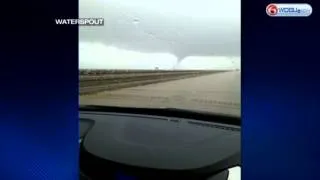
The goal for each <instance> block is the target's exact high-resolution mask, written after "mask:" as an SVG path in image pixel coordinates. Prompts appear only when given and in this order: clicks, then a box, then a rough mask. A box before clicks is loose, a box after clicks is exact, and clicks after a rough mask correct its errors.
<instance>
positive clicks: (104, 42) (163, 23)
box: [79, 0, 241, 116]
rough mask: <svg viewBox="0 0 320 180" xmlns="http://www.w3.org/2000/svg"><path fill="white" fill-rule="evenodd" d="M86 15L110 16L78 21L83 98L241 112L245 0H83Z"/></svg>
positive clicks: (82, 11) (114, 103) (91, 102)
mask: <svg viewBox="0 0 320 180" xmlns="http://www.w3.org/2000/svg"><path fill="white" fill-rule="evenodd" d="M224 9H229V11H228V12H225V11H224ZM80 17H84V18H85V17H103V18H105V24H104V26H102V27H90V26H82V27H80V32H79V33H80V35H79V39H80V42H79V53H80V55H79V57H80V62H79V69H80V83H79V86H80V104H85V105H108V106H126V107H127V106H129V107H152V108H179V109H190V110H200V111H208V112H213V113H220V114H228V115H235V116H240V69H241V65H240V64H241V63H240V1H238V0H226V1H209V0H196V1H193V0H192V1H188V2H187V1H182V0H176V1H169V0H161V1H160V0H159V1H157V0H155V1H152V2H151V1H144V0H136V1H126V0H105V1H94V2H93V1H90V0H80Z"/></svg>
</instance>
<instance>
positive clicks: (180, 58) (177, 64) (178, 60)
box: [173, 57, 184, 69]
mask: <svg viewBox="0 0 320 180" xmlns="http://www.w3.org/2000/svg"><path fill="white" fill-rule="evenodd" d="M183 59H184V57H178V58H177V62H176V64H175V65H174V66H173V69H177V68H178V66H179V65H180V63H181V62H182V61H183Z"/></svg>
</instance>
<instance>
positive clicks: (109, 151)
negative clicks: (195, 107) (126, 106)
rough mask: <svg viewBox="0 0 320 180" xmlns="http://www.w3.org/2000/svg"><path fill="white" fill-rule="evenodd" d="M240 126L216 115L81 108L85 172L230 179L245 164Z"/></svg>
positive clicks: (90, 176) (136, 178)
mask: <svg viewBox="0 0 320 180" xmlns="http://www.w3.org/2000/svg"><path fill="white" fill-rule="evenodd" d="M240 129H241V128H240V126H238V125H228V124H224V123H215V120H214V119H213V120H212V121H207V120H206V121H203V120H196V119H190V118H181V117H170V116H162V115H146V114H135V113H124V112H105V111H81V110H80V130H79V133H80V139H79V144H80V172H81V174H80V176H81V179H90V180H96V179H98V180H100V179H101V180H102V179H119V180H121V179H128V180H129V179H134V180H140V179H141V180H143V179H159V180H160V179H162V180H163V179H168V178H177V179H182V180H183V179H186V180H187V179H190V180H191V179H192V180H193V179H194V180H196V179H199V180H228V179H230V176H231V175H230V171H229V169H230V168H233V167H236V166H240ZM239 179H240V177H239V178H238V179H237V180H239Z"/></svg>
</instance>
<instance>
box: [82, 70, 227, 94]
mask: <svg viewBox="0 0 320 180" xmlns="http://www.w3.org/2000/svg"><path fill="white" fill-rule="evenodd" d="M88 72H89V73H88ZM218 72H222V71H190V70H189V71H159V70H157V71H152V70H131V71H129V70H128V71H126V70H80V77H79V82H80V83H79V86H80V92H79V93H80V95H84V94H92V93H97V92H101V91H107V90H115V89H121V88H127V87H134V86H141V85H147V84H153V83H160V82H165V81H172V80H178V79H184V78H190V77H196V76H201V75H207V74H212V73H218ZM86 73H87V74H86Z"/></svg>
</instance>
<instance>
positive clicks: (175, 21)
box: [79, 0, 240, 59]
mask: <svg viewBox="0 0 320 180" xmlns="http://www.w3.org/2000/svg"><path fill="white" fill-rule="evenodd" d="M140 1H141V0H140ZM149 1H151V0H149ZM159 1H160V0H159ZM159 1H158V2H159ZM198 1H199V3H201V0H198ZM211 1H216V0H211ZM225 1H228V3H224V2H222V1H216V2H215V3H214V4H208V6H210V5H212V6H213V7H211V8H210V7H208V8H207V9H204V10H203V11H206V10H207V13H208V16H206V14H205V13H206V12H201V9H199V8H204V7H206V5H204V4H202V6H196V5H197V4H193V6H192V4H191V5H190V6H189V9H187V10H189V13H188V12H187V13H185V12H186V11H184V13H181V12H180V11H179V6H177V7H175V9H176V11H167V12H163V11H166V9H165V8H164V9H163V11H160V9H159V8H158V9H157V7H156V6H150V7H151V8H149V9H148V8H142V6H138V5H139V4H138V5H134V3H131V4H129V5H128V3H127V4H126V3H123V2H126V1H121V0H118V1H112V0H109V1H107V0H104V1H97V0H96V1H93V0H80V17H103V18H104V19H105V25H104V26H103V27H81V28H80V32H79V33H80V36H79V37H80V42H100V43H103V44H105V45H107V46H108V45H112V46H115V47H118V48H123V49H127V50H135V51H139V52H165V53H172V54H174V55H176V56H177V57H178V59H182V58H184V57H187V56H240V1H239V2H238V1H234V0H225ZM231 1H233V2H237V3H235V5H233V6H232V7H229V5H228V4H230V5H231V4H232V3H230V2H231ZM127 2H128V0H127ZM132 2H135V1H132ZM145 2H147V1H145ZM177 2H178V1H177ZM183 2H184V1H179V2H178V3H183ZM208 2H209V1H208ZM203 3H205V2H203ZM167 5H168V7H169V6H173V5H176V4H173V5H172V4H170V3H169V1H168V4H167ZM219 5H221V7H219ZM181 6H183V4H182V5H181ZM225 7H229V9H228V10H223V8H225ZM171 9H172V7H171ZM210 9H211V11H210ZM219 9H220V10H219ZM157 10H159V11H157ZM195 11H197V12H198V13H202V16H201V17H200V16H197V15H194V12H195ZM214 11H216V14H214ZM179 12H180V13H179ZM222 12H225V15H224V14H221V13H222ZM209 13H210V14H209ZM218 13H220V14H218ZM212 14H213V15H212Z"/></svg>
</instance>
